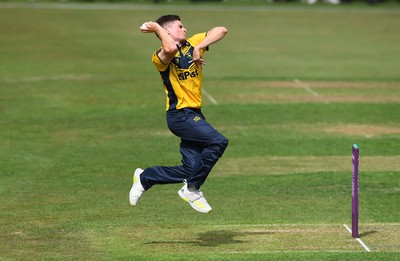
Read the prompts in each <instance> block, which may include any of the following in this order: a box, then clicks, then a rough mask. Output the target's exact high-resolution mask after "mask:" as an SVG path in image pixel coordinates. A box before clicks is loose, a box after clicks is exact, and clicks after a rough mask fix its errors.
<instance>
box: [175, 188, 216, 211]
mask: <svg viewBox="0 0 400 261" xmlns="http://www.w3.org/2000/svg"><path fill="white" fill-rule="evenodd" d="M178 195H179V196H180V197H181V198H182V199H183V200H184V201H186V202H188V203H189V204H190V206H191V207H192V208H193V209H194V210H196V211H198V212H201V213H208V212H210V211H211V210H212V208H211V206H210V205H209V204H208V202H207V200H206V198H205V197H204V195H203V192H201V191H200V190H195V191H189V190H188V188H187V183H186V182H185V185H183V187H182V188H181V189H180V190H179V191H178Z"/></svg>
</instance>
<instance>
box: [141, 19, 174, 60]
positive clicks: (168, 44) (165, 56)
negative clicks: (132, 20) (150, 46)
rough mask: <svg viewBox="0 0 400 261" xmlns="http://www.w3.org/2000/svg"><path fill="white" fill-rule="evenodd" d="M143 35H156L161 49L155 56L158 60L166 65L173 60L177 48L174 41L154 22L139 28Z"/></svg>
mask: <svg viewBox="0 0 400 261" xmlns="http://www.w3.org/2000/svg"><path fill="white" fill-rule="evenodd" d="M140 31H142V32H143V33H156V34H157V36H158V38H160V40H161V44H162V49H161V51H160V52H159V53H158V54H157V55H158V57H159V58H160V60H161V61H162V62H163V63H164V64H167V63H169V62H170V61H171V60H172V58H174V56H175V54H176V52H177V51H178V48H177V47H176V43H175V41H174V39H172V37H171V36H170V35H169V34H168V33H167V32H166V31H165V30H164V28H162V27H161V26H160V25H159V24H158V23H156V22H152V21H150V22H146V23H144V24H143V25H142V26H141V27H140Z"/></svg>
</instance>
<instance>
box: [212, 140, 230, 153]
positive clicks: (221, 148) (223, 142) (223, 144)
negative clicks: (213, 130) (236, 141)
mask: <svg viewBox="0 0 400 261" xmlns="http://www.w3.org/2000/svg"><path fill="white" fill-rule="evenodd" d="M228 143H229V140H228V139H227V138H225V137H224V136H222V135H221V136H220V137H218V139H216V140H215V141H214V144H215V145H216V146H217V147H218V150H219V152H220V154H221V155H222V153H224V151H225V149H226V147H228Z"/></svg>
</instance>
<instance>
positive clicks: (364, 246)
mask: <svg viewBox="0 0 400 261" xmlns="http://www.w3.org/2000/svg"><path fill="white" fill-rule="evenodd" d="M343 226H344V227H345V228H346V229H347V231H349V232H350V234H351V233H352V231H351V229H350V228H349V226H348V225H346V224H344V225H343ZM356 240H357V241H358V243H360V244H361V245H362V247H363V248H364V249H365V250H367V251H368V252H371V250H370V249H369V248H368V247H367V245H366V244H364V242H363V241H362V240H361V239H359V238H356Z"/></svg>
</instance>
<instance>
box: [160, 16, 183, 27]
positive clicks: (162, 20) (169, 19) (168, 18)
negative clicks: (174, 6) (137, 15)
mask: <svg viewBox="0 0 400 261" xmlns="http://www.w3.org/2000/svg"><path fill="white" fill-rule="evenodd" d="M176 20H178V21H180V20H181V18H180V17H179V15H163V16H161V17H160V18H158V19H157V20H156V23H158V24H159V25H161V27H163V26H164V25H165V24H168V23H170V22H173V21H176Z"/></svg>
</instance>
